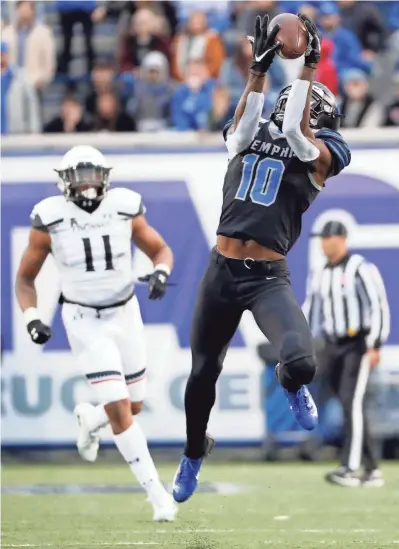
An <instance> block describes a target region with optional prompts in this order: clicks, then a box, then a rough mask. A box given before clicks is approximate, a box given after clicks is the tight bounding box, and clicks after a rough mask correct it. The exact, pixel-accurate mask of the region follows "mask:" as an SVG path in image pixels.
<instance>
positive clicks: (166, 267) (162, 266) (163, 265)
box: [154, 263, 170, 276]
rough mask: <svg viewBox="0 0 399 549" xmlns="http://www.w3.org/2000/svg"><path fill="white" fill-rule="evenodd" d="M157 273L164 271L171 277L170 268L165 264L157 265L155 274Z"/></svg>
mask: <svg viewBox="0 0 399 549" xmlns="http://www.w3.org/2000/svg"><path fill="white" fill-rule="evenodd" d="M155 271H162V272H163V273H165V274H167V275H168V276H170V267H168V265H165V263H159V265H155V267H154V272H155Z"/></svg>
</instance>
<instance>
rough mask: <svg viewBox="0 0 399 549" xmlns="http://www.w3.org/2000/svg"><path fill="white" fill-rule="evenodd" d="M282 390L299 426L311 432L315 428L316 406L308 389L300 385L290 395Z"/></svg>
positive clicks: (285, 390)
mask: <svg viewBox="0 0 399 549" xmlns="http://www.w3.org/2000/svg"><path fill="white" fill-rule="evenodd" d="M283 390H284V393H285V396H286V397H287V400H288V403H289V405H290V408H291V410H292V411H293V413H294V416H295V419H296V420H297V422H298V423H299V425H300V426H301V427H303V428H304V429H306V430H307V431H313V429H314V428H315V427H316V426H317V419H318V415H317V408H316V404H315V402H314V400H313V398H312V395H311V394H310V392H309V389H308V388H307V387H306V386H305V385H302V387H301V388H300V389H299V391H297V392H296V393H290V392H289V391H287V389H284V388H283Z"/></svg>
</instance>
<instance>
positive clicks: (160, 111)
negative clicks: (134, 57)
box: [127, 51, 173, 131]
mask: <svg viewBox="0 0 399 549" xmlns="http://www.w3.org/2000/svg"><path fill="white" fill-rule="evenodd" d="M172 96H173V86H172V84H171V82H170V81H169V65H168V60H167V59H166V57H165V56H164V55H163V54H162V53H160V52H157V51H153V52H151V53H149V54H147V55H146V57H144V59H143V63H142V65H141V70H140V72H139V74H138V76H137V78H136V80H135V82H134V93H133V97H132V98H131V99H130V100H129V101H128V103H127V111H128V112H129V113H131V114H132V115H133V116H134V118H135V120H136V124H137V129H138V131H158V130H162V129H165V128H167V127H168V126H169V120H170V102H171V99H172Z"/></svg>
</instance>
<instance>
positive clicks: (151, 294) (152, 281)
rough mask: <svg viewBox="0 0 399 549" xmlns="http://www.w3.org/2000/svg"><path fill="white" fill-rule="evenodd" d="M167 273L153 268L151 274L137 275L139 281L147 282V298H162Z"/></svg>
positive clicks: (166, 281) (166, 282)
mask: <svg viewBox="0 0 399 549" xmlns="http://www.w3.org/2000/svg"><path fill="white" fill-rule="evenodd" d="M168 278H169V275H168V274H167V273H166V272H165V271H161V270H160V269H159V270H155V271H154V272H153V273H152V274H148V275H146V276H139V280H140V282H147V283H148V298H149V299H162V298H163V296H164V295H165V293H166V286H168Z"/></svg>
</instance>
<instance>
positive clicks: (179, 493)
mask: <svg viewBox="0 0 399 549" xmlns="http://www.w3.org/2000/svg"><path fill="white" fill-rule="evenodd" d="M214 445H215V440H214V439H213V438H212V437H211V436H209V435H208V434H207V435H206V450H205V452H204V455H203V457H201V458H197V459H194V458H189V457H187V456H183V457H182V458H181V461H180V465H179V467H178V469H177V471H176V475H175V478H174V479H173V497H174V500H175V501H177V502H178V503H183V502H184V501H187V500H188V498H189V497H191V496H192V495H193V493H194V492H195V490H196V488H197V486H198V478H199V471H200V469H201V465H202V462H203V461H204V458H206V457H207V456H209V454H210V453H211V451H212V448H213V447H214Z"/></svg>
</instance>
